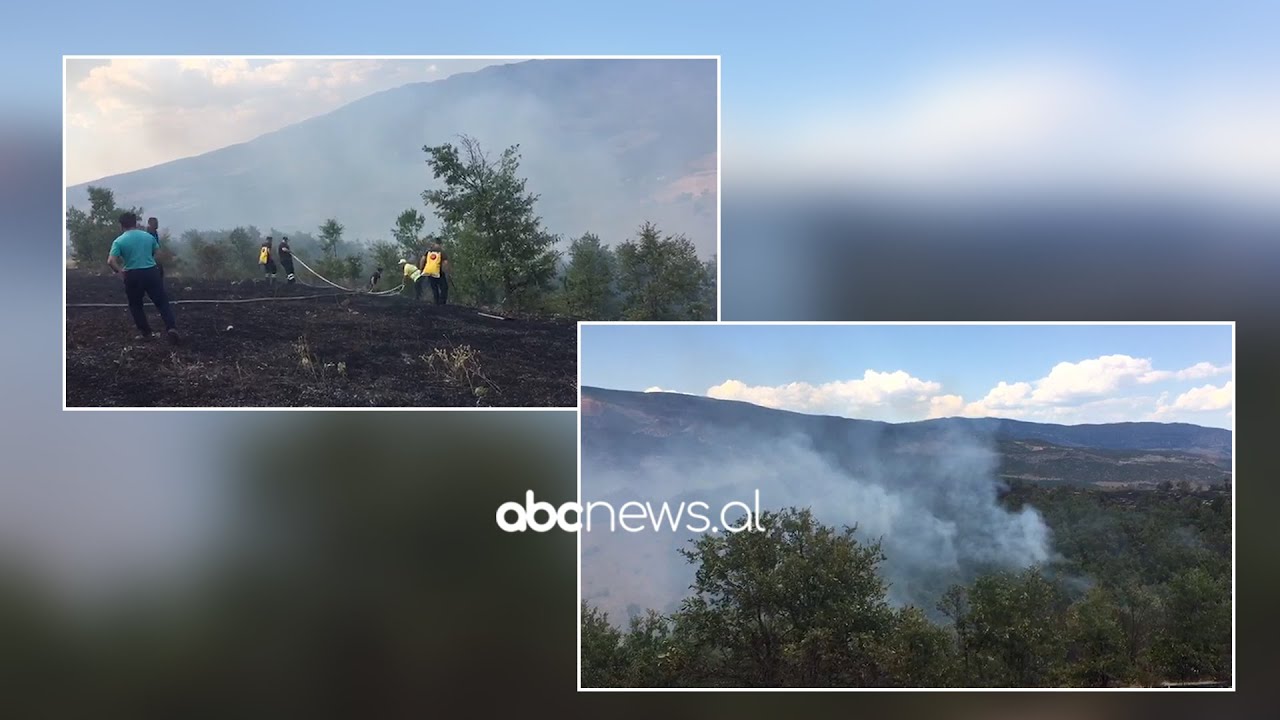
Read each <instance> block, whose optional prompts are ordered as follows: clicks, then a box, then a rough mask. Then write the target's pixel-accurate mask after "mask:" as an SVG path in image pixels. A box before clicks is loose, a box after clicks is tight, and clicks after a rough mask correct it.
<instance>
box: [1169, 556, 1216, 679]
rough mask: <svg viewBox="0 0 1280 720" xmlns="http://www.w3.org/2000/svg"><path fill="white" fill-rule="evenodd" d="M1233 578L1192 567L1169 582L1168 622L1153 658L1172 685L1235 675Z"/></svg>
mask: <svg viewBox="0 0 1280 720" xmlns="http://www.w3.org/2000/svg"><path fill="white" fill-rule="evenodd" d="M1229 583H1230V577H1229V576H1226V577H1222V578H1215V577H1213V575H1211V574H1210V573H1209V572H1208V571H1206V570H1205V569H1204V568H1200V567H1193V568H1189V569H1187V570H1184V571H1182V572H1180V573H1178V574H1177V575H1176V576H1174V577H1173V579H1172V580H1170V581H1169V584H1168V587H1167V589H1166V592H1165V601H1164V602H1165V606H1166V612H1165V615H1164V617H1165V621H1164V623H1163V624H1162V626H1161V627H1160V629H1159V631H1158V633H1157V635H1156V638H1155V641H1154V644H1153V647H1152V655H1153V657H1154V659H1155V662H1156V665H1157V668H1158V669H1159V671H1160V672H1161V673H1162V674H1163V675H1164V676H1165V677H1167V678H1168V679H1170V680H1178V681H1195V680H1209V679H1221V678H1225V677H1228V676H1229V675H1230V674H1231V587H1230V584H1229Z"/></svg>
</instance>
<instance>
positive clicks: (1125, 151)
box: [12, 0, 1280, 201]
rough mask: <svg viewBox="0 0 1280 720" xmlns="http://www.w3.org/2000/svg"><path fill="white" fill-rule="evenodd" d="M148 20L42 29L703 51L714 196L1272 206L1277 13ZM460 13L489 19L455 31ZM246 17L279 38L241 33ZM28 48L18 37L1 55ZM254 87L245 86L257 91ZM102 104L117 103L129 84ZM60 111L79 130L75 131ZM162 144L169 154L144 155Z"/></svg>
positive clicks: (1017, 10) (276, 116)
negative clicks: (1198, 200)
mask: <svg viewBox="0 0 1280 720" xmlns="http://www.w3.org/2000/svg"><path fill="white" fill-rule="evenodd" d="M146 5H147V4H146V3H139V2H130V1H128V0H126V1H125V2H121V3H118V4H116V5H113V6H112V7H111V11H110V13H109V16H110V17H111V18H118V17H141V18H145V21H144V22H143V21H140V22H142V24H143V26H144V27H145V28H146V38H147V41H146V42H145V43H144V44H136V43H132V42H120V41H114V42H113V41H112V39H111V38H110V36H109V35H104V34H102V33H98V32H96V31H94V30H88V28H94V27H96V26H95V25H94V24H93V23H92V22H90V19H89V18H87V17H86V18H84V20H85V22H84V23H83V24H82V25H81V26H80V27H79V28H76V27H66V28H64V29H63V30H62V31H61V38H60V39H61V42H60V43H59V45H60V46H61V47H62V48H64V49H66V50H68V51H70V50H71V49H76V50H77V51H79V52H83V53H90V52H102V51H104V50H114V51H116V52H119V51H125V52H141V51H145V52H148V53H184V54H192V53H201V52H210V51H213V50H216V51H219V52H226V51H227V50H228V48H229V47H232V46H234V47H235V49H236V51H238V52H257V53H264V52H269V53H273V54H275V53H306V54H316V53H324V52H341V53H352V52H357V53H380V54H391V53H401V54H447V53H468V54H476V53H485V52H491V53H494V52H496V53H503V54H516V53H551V54H561V53H697V54H702V53H718V54H721V55H722V57H723V69H722V75H723V116H724V122H723V127H724V151H725V159H724V169H725V174H726V183H729V182H734V181H747V180H751V179H757V178H765V179H769V180H773V181H776V180H778V179H779V177H783V176H785V177H792V178H810V179H812V178H815V177H818V178H823V179H826V178H831V177H846V178H862V179H868V178H869V179H872V180H874V181H876V182H879V183H893V184H897V183H902V184H907V185H910V186H913V187H915V186H924V187H928V188H939V187H941V188H943V189H949V190H952V191H955V190H960V189H963V190H966V191H973V190H975V189H976V188H982V187H986V188H990V189H994V190H997V191H1002V192H1007V191H1010V190H1012V189H1022V188H1027V187H1035V186H1037V185H1038V184H1043V183H1056V184H1061V183H1067V182H1073V183H1083V184H1087V185H1089V186H1090V187H1097V186H1098V185H1099V184H1102V183H1105V184H1107V185H1108V186H1109V187H1111V188H1113V189H1115V190H1131V189H1133V188H1134V187H1135V186H1136V187H1148V186H1150V187H1164V186H1169V185H1184V186H1194V187H1197V188H1199V189H1203V190H1208V191H1212V192H1218V193H1226V194H1228V195H1230V196H1231V197H1246V198H1262V199H1263V200H1267V201H1276V200H1280V144H1278V143H1274V142H1269V141H1268V140H1269V139H1270V138H1272V137H1273V133H1274V128H1275V127H1277V126H1280V83H1276V82H1274V78H1275V77H1276V73H1277V70H1278V69H1280V43H1276V42H1275V41H1274V32H1275V28H1276V27H1280V4H1276V3H1266V2H1205V1H1203V0H1191V1H1188V2H1180V3H1159V2H1154V0H1146V1H1140V2H1131V3H1109V2H1100V1H1098V0H1081V1H1080V2H1046V3H1034V4H1031V3H1020V2H1014V1H1013V0H1003V1H997V0H988V1H985V2H983V1H976V2H971V3H922V2H911V1H905V2H900V3H823V2H804V1H800V2H793V3H789V4H788V5H787V6H786V8H785V10H783V9H779V8H777V7H774V6H771V5H768V4H753V5H750V6H742V5H741V4H739V3H727V2H708V3H693V4H690V3H674V2H651V3H646V5H645V10H644V12H636V11H635V10H634V9H628V7H627V6H617V7H606V6H603V5H601V4H597V3H588V2H548V3H538V4H535V5H529V6H518V5H517V6H509V5H507V4H504V3H484V2H481V3H472V4H465V5H464V4H458V5H452V6H450V5H445V6H439V7H436V6H433V7H431V8H430V9H429V10H427V9H426V8H418V7H417V6H414V5H411V4H408V3H390V4H389V5H390V8H388V9H387V11H386V12H382V13H375V12H371V11H370V8H369V6H367V5H359V6H334V7H325V8H308V10H307V12H305V13H297V12H294V11H293V10H292V9H291V8H286V7H281V6H280V5H279V4H272V3H262V4H259V3H252V4H250V3H245V2H235V1H234V0H233V1H232V2H228V3H224V4H222V5H219V9H220V12H219V13H216V14H215V13H212V12H204V11H193V13H192V14H189V15H178V14H175V13H174V12H172V11H170V12H162V13H154V12H149V11H147V10H146V9H145V8H146ZM60 7H61V6H54V5H49V4H27V5H22V6H21V7H19V8H17V9H15V10H14V11H13V12H14V13H15V14H16V16H17V17H15V18H14V22H16V23H18V24H19V26H22V27H29V26H31V25H33V24H37V23H38V22H39V21H40V20H54V19H55V17H54V16H53V14H54V13H61V12H62V10H60V9H58V8H60ZM475 15H479V16H481V17H486V18H490V19H491V20H492V21H486V22H482V23H476V22H473V21H470V20H469V18H471V17H474V16H475ZM246 17H251V18H253V22H254V25H255V26H257V27H288V28H289V32H287V33H266V34H255V33H249V34H247V35H246V34H245V33H244V32H243V27H242V20H243V18H246ZM390 17H394V18H396V21H395V22H388V21H387V18H390ZM549 18H555V22H546V20H547V19H549ZM196 23H198V24H199V26H200V30H201V32H202V33H204V35H203V37H207V38H217V37H226V38H235V40H234V41H232V40H230V39H228V40H225V41H214V40H205V41H201V42H190V41H189V35H190V34H191V33H190V30H191V27H192V25H193V24H196ZM535 26H536V27H537V28H538V30H537V32H530V28H532V27H535ZM335 27H340V28H342V29H343V31H342V34H341V35H340V36H337V37H336V38H335V36H334V35H333V34H332V32H329V33H322V32H321V29H330V30H331V29H332V28H335ZM444 28H447V29H448V31H447V32H444V31H442V30H443V29H444ZM437 30H441V31H437ZM317 36H324V37H328V38H331V39H328V40H323V41H321V40H318V39H316V38H317ZM30 38H31V34H29V33H19V34H17V36H16V37H15V38H13V40H12V42H13V43H14V44H15V45H16V47H14V48H13V49H14V50H15V52H18V53H19V54H21V53H23V52H24V46H25V45H27V44H28V43H30V42H31V40H30ZM766 48H767V50H763V51H762V49H766ZM28 49H30V50H32V51H35V52H40V51H44V52H47V51H48V50H47V48H46V47H44V46H41V47H31V48H28ZM441 72H442V73H443V72H445V70H444V69H441ZM267 75H270V73H260V74H259V77H258V79H257V81H258V82H259V85H261V83H262V82H263V81H264V80H265V79H266V76H267ZM196 77H199V75H198V74H197V76H196ZM330 79H331V80H332V81H333V85H332V86H331V87H330V88H329V90H328V91H327V92H326V93H323V94H322V95H323V97H325V98H330V100H328V101H327V102H336V100H332V98H336V97H338V96H339V95H341V94H342V93H344V92H351V93H355V92H360V91H362V89H361V88H360V83H359V82H356V81H353V80H352V79H351V73H347V74H345V75H344V74H343V73H342V72H338V73H336V74H335V75H334V76H332V77H331V78H330ZM13 80H14V81H15V82H16V83H17V87H16V88H15V89H16V90H17V91H18V93H19V97H20V99H19V103H20V104H19V108H18V109H19V110H21V108H22V106H23V105H26V106H28V107H29V106H30V104H29V103H30V102H31V101H36V100H37V99H38V98H40V97H43V96H44V95H45V94H47V93H49V92H51V91H53V87H54V86H53V85H52V84H51V83H50V82H49V78H47V77H45V76H44V75H43V74H42V73H38V72H37V73H30V72H23V73H15V77H14V78H13ZM70 80H71V78H68V81H69V83H70ZM202 82H204V83H205V86H206V87H207V85H208V82H207V81H202ZM322 82H323V81H322ZM102 84H105V83H99V85H102ZM198 87H199V86H198ZM121 89H122V90H124V91H126V92H125V94H126V95H127V91H128V89H129V88H128V86H125V87H123V88H121ZM135 89H136V88H135ZM24 98H25V99H24ZM281 100H282V101H277V102H275V103H263V104H264V105H267V106H269V107H254V106H253V104H252V103H250V104H249V105H248V106H246V108H245V109H243V110H237V112H238V113H239V112H243V113H244V114H245V115H246V116H253V117H255V118H257V119H256V120H255V121H254V122H255V123H257V125H254V127H264V128H265V127H267V126H269V125H271V124H272V123H276V122H278V120H280V119H281V118H283V117H284V116H292V115H295V114H301V113H303V112H308V111H310V110H311V109H312V108H313V106H312V105H311V102H312V101H310V100H308V101H306V102H303V101H301V100H299V99H298V98H297V97H293V96H289V95H286V97H285V98H282V99H281ZM108 102H109V103H110V102H119V100H108ZM315 102H317V103H318V104H317V105H316V106H314V107H316V108H318V107H319V105H322V104H323V103H321V102H320V101H315ZM69 111H71V109H70V108H69ZM72 112H73V113H80V114H81V117H82V119H83V114H84V112H85V111H83V110H76V111H72ZM125 115H126V116H128V113H125ZM204 118H205V119H206V120H207V122H208V123H209V127H208V129H207V130H205V129H202V130H201V132H200V133H197V135H200V136H205V135H207V139H202V138H198V137H191V138H188V139H187V144H186V145H185V146H183V147H185V148H187V149H184V150H182V152H196V151H199V150H200V149H201V146H202V144H212V143H213V142H214V141H215V139H217V140H219V141H220V140H221V139H225V138H228V137H231V136H232V135H235V134H236V133H233V132H232V131H231V130H229V129H227V128H226V127H225V126H227V125H229V124H234V123H233V122H232V120H231V119H228V118H227V117H225V116H224V115H221V114H218V113H207V114H205V115H204ZM122 121H123V120H122ZM139 121H141V120H139ZM245 127H249V125H246V126H245ZM237 132H239V133H240V134H244V133H243V131H237ZM179 146H182V143H179V142H177V139H174V141H173V144H172V145H170V144H168V143H166V144H164V148H165V149H164V150H163V152H165V153H172V152H177V151H179V150H178V148H179ZM104 152H105V154H106V155H107V156H106V157H97V158H84V159H76V160H75V161H74V169H75V172H73V173H69V176H68V182H69V183H72V182H76V181H79V180H83V179H85V178H87V177H88V176H91V175H94V174H95V173H101V172H104V171H110V170H114V169H116V168H118V167H120V166H122V165H123V164H126V163H124V159H125V158H126V157H128V158H143V157H144V155H143V154H142V153H143V152H144V151H143V150H142V149H140V148H129V147H125V148H122V149H121V150H120V151H109V152H107V151H104ZM154 152H155V153H157V154H159V153H161V152H162V150H161V149H160V148H156V149H155V150H154Z"/></svg>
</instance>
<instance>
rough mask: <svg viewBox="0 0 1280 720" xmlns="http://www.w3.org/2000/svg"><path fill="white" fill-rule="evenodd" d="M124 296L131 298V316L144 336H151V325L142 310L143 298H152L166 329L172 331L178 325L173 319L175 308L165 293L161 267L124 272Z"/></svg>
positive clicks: (152, 302)
mask: <svg viewBox="0 0 1280 720" xmlns="http://www.w3.org/2000/svg"><path fill="white" fill-rule="evenodd" d="M124 294H125V296H126V297H128V298H129V314H130V315H132V316H133V324H134V325H137V326H138V329H139V330H141V331H142V334H144V335H150V334H151V325H150V324H149V323H148V322H147V313H146V312H145V311H144V310H143V309H142V296H143V295H146V296H147V297H149V298H151V304H153V305H155V306H156V310H159V311H160V319H162V320H164V328H165V329H166V330H172V329H173V328H174V327H176V325H177V323H176V322H174V319H173V308H171V307H169V296H168V294H166V293H165V291H164V272H163V271H162V270H160V268H159V267H149V268H145V269H143V270H125V271H124Z"/></svg>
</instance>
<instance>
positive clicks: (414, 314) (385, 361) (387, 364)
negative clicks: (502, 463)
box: [65, 270, 577, 408]
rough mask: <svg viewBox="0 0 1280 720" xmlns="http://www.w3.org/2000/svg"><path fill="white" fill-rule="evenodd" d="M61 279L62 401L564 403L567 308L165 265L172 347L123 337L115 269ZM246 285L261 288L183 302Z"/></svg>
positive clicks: (571, 354)
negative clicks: (454, 301)
mask: <svg viewBox="0 0 1280 720" xmlns="http://www.w3.org/2000/svg"><path fill="white" fill-rule="evenodd" d="M66 282H67V286H66V287H67V292H66V303H67V307H66V308H65V312H66V405H67V407H69V408H82V407H383V408H405V407H477V406H479V407H574V406H576V404H577V390H576V383H577V367H576V363H577V348H576V343H577V333H576V327H575V324H574V323H573V322H571V321H569V320H558V319H545V318H533V317H512V316H509V315H507V316H504V317H505V318H506V319H501V320H499V319H493V318H489V317H485V316H484V315H481V314H479V312H478V311H477V310H476V309H475V308H469V307H462V306H457V305H447V306H437V305H434V304H432V303H431V302H430V301H429V299H427V300H424V301H417V300H414V298H413V296H412V293H410V294H408V295H401V296H390V297H378V296H369V295H362V294H344V293H340V292H338V291H337V290H333V289H324V288H318V287H312V286H306V285H293V286H288V285H286V284H284V283H283V282H279V283H277V284H276V285H275V286H274V287H272V286H271V285H270V284H268V283H267V282H265V281H262V280H259V281H244V282H240V283H233V282H231V281H214V280H198V279H188V278H181V277H171V278H169V279H168V280H167V282H166V287H167V289H168V293H169V297H170V300H171V301H177V302H178V304H177V305H175V306H174V313H175V315H176V318H177V324H178V330H179V332H180V333H181V334H182V342H181V344H179V345H176V346H175V345H170V344H168V343H166V342H165V341H164V340H163V339H161V338H160V337H156V338H155V339H152V340H137V339H136V336H137V334H138V333H137V330H136V328H135V327H134V325H133V322H132V320H131V319H130V316H129V311H128V308H127V307H125V296H124V288H123V286H122V283H121V282H120V280H119V279H118V278H116V277H114V276H110V275H96V274H91V273H85V272H80V271H75V270H71V271H68V272H67V280H66ZM315 296H321V297H315ZM257 298H261V299H263V301H261V302H259V301H254V302H240V303H192V302H184V301H191V300H249V299H257ZM266 298H272V299H270V300H267V299H266ZM428 298H429V294H428ZM80 303H104V304H115V305H119V307H75V305H77V304H80ZM145 306H146V312H147V318H148V320H149V321H150V323H151V326H152V329H153V330H155V331H160V330H163V327H164V326H163V324H162V323H161V321H160V317H159V313H157V312H156V310H155V308H154V307H153V306H152V305H151V303H150V300H147V301H145ZM158 335H159V333H158Z"/></svg>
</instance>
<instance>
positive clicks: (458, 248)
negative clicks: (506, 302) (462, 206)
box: [445, 222, 503, 305]
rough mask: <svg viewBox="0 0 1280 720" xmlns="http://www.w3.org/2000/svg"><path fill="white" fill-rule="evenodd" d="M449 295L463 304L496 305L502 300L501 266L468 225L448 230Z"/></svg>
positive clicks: (465, 223)
mask: <svg viewBox="0 0 1280 720" xmlns="http://www.w3.org/2000/svg"><path fill="white" fill-rule="evenodd" d="M445 238H446V240H445V242H446V246H447V247H448V248H449V250H448V253H449V259H450V263H449V264H450V268H451V271H450V273H449V282H450V288H449V292H450V296H451V297H456V298H458V300H457V302H459V303H462V304H464V305H497V304H500V303H501V302H502V300H503V295H502V263H501V262H500V261H499V260H498V259H497V258H495V257H494V256H493V255H492V254H491V253H490V251H489V243H488V241H487V240H486V239H485V238H484V237H482V236H481V235H480V233H479V232H478V231H476V230H475V228H474V227H473V226H472V224H471V223H469V222H464V223H461V224H460V225H458V226H456V227H452V228H448V229H447V230H446V232H445Z"/></svg>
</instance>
